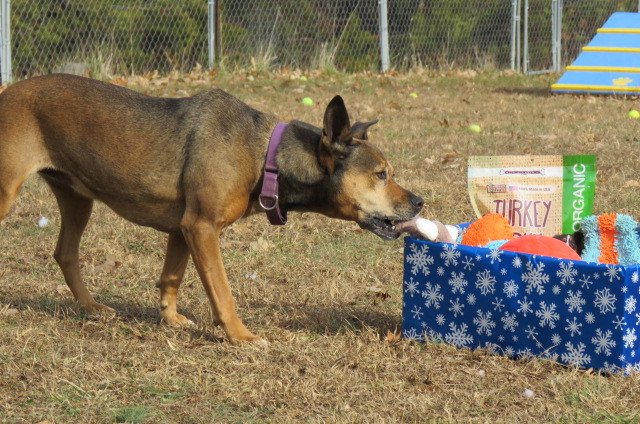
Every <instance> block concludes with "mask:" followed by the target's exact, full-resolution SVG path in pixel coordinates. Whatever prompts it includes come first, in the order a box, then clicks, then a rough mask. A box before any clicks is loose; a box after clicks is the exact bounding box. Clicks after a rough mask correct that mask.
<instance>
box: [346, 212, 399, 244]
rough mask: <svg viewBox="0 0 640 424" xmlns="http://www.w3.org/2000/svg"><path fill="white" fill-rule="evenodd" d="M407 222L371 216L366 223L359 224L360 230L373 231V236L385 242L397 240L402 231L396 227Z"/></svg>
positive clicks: (393, 218)
mask: <svg viewBox="0 0 640 424" xmlns="http://www.w3.org/2000/svg"><path fill="white" fill-rule="evenodd" d="M403 221H405V219H401V218H398V217H378V216H370V217H368V218H367V219H365V220H364V221H361V222H358V225H359V226H360V228H363V229H365V230H369V231H371V232H372V233H373V234H375V235H377V236H378V237H381V238H383V239H385V240H395V239H397V238H398V237H400V234H401V231H399V230H398V229H397V228H396V225H397V224H398V223H400V222H403Z"/></svg>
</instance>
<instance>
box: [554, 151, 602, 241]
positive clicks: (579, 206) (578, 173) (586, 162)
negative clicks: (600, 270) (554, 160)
mask: <svg viewBox="0 0 640 424" xmlns="http://www.w3.org/2000/svg"><path fill="white" fill-rule="evenodd" d="M562 162H563V168H564V172H563V184H562V234H573V233H574V232H575V231H577V230H578V229H580V222H581V221H582V220H583V219H584V218H585V217H587V216H589V215H591V214H592V212H593V198H594V196H595V191H596V157H595V155H575V156H563V161H562Z"/></svg>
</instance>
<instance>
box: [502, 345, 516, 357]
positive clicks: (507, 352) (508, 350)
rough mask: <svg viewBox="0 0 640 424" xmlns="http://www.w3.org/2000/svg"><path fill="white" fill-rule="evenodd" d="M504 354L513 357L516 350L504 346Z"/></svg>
mask: <svg viewBox="0 0 640 424" xmlns="http://www.w3.org/2000/svg"><path fill="white" fill-rule="evenodd" d="M504 354H505V355H507V356H508V357H510V358H513V357H514V356H515V355H516V351H515V350H514V349H513V347H511V346H507V347H505V348H504Z"/></svg>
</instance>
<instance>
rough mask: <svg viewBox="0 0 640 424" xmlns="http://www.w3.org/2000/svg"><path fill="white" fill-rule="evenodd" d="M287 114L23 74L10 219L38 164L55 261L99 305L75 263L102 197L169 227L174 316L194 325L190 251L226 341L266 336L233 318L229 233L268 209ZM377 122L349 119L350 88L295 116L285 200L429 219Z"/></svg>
mask: <svg viewBox="0 0 640 424" xmlns="http://www.w3.org/2000/svg"><path fill="white" fill-rule="evenodd" d="M277 122H278V120H277V119H276V118H275V117H274V116H272V115H268V114H265V113H261V112H259V111H257V110H254V109H252V108H250V107H249V106H247V105H246V104H244V103H242V102H241V101H239V100H238V99H236V98H235V97H233V96H231V95H229V94H227V93H225V92H224V91H222V90H218V89H212V90H208V91H204V92H202V93H200V94H198V95H195V96H193V97H189V98H179V99H166V98H156V97H150V96H146V95H143V94H140V93H136V92H134V91H131V90H128V89H125V88H122V87H118V86H115V85H111V84H107V83H103V82H99V81H95V80H91V79H87V78H81V77H76V76H70V75H64V74H56V75H49V76H43V77H37V78H32V79H28V80H25V81H22V82H18V83H16V84H14V85H12V86H10V87H9V88H7V89H6V90H5V91H4V92H3V93H2V94H0V219H1V218H3V217H4V216H5V215H6V214H7V212H8V211H9V208H10V206H11V204H12V203H13V201H14V199H15V198H16V196H17V195H18V193H19V191H20V187H21V185H22V183H23V182H24V181H25V179H26V178H27V176H29V175H30V174H32V173H33V172H38V173H39V174H40V175H41V176H42V177H43V178H44V179H45V180H46V181H47V183H48V184H49V186H50V187H51V189H52V191H53V193H54V194H55V196H56V199H57V201H58V205H59V207H60V214H61V221H62V225H61V229H60V235H59V239H58V243H57V246H56V249H55V253H54V257H55V259H56V261H57V262H58V264H59V265H60V268H61V269H62V272H63V274H64V277H65V280H66V282H67V284H68V286H69V288H70V289H71V291H72V293H73V295H74V296H75V298H76V299H77V300H78V302H80V304H81V305H82V306H83V307H84V308H86V309H87V310H88V311H90V312H95V311H111V312H112V309H111V308H109V307H107V306H104V305H101V304H99V303H97V302H96V301H95V300H94V299H93V297H92V296H91V294H90V293H89V291H88V290H87V288H86V287H85V285H84V284H83V282H82V279H81V277H80V267H79V263H78V247H79V244H80V237H81V236H82V233H83V231H84V228H85V226H86V224H87V221H88V219H89V216H90V214H91V208H92V205H93V201H94V200H100V201H102V202H104V203H105V204H107V205H108V206H109V207H110V208H112V209H113V210H114V211H115V212H116V213H118V214H119V215H121V216H122V217H124V218H126V219H128V220H129V221H132V222H134V223H136V224H140V225H145V226H149V227H153V228H155V229H157V230H160V231H163V232H166V233H168V234H169V239H168V246H167V255H166V258H165V263H164V268H163V270H162V275H161V277H160V281H159V282H158V284H157V286H158V287H159V288H160V306H161V311H162V312H161V314H162V320H163V321H165V322H167V323H169V324H172V325H180V324H185V323H188V322H189V321H188V320H187V319H186V318H185V317H184V316H182V315H180V314H179V313H178V312H177V308H176V296H177V293H178V288H179V286H180V282H181V280H182V277H183V274H184V270H185V267H186V265H187V262H188V259H189V254H191V257H192V258H193V261H194V263H195V266H196V269H197V270H198V273H199V275H200V278H201V280H202V283H203V285H204V288H205V290H206V292H207V295H208V297H209V301H210V303H211V307H212V309H213V316H214V319H215V321H216V323H217V324H219V325H221V326H222V328H223V329H224V331H225V333H226V335H227V337H228V339H229V340H230V341H231V342H232V343H238V342H242V341H261V339H260V338H259V337H256V336H255V335H253V334H252V333H251V332H250V331H249V330H248V329H247V328H246V327H245V326H244V324H243V323H242V321H241V320H240V318H238V316H237V314H236V310H235V301H234V299H233V297H232V295H231V291H230V289H229V284H228V282H227V276H226V273H225V270H224V266H223V264H222V258H221V255H220V247H219V237H220V232H221V230H222V229H223V228H224V227H226V226H228V225H230V224H231V223H233V222H234V221H236V220H237V219H239V218H241V217H243V216H247V215H249V214H252V213H255V212H260V211H263V210H264V209H263V207H262V206H261V204H262V203H261V202H260V201H259V195H260V190H261V185H262V181H263V178H264V177H263V171H264V168H265V153H266V151H267V146H268V144H269V140H270V135H271V133H272V131H273V130H274V127H275V126H276V124H277ZM374 123H375V121H374V122H369V123H356V124H354V125H353V126H351V125H350V123H349V116H348V114H347V110H346V108H345V106H344V102H343V101H342V99H341V98H340V97H339V96H336V97H335V98H334V99H333V100H332V101H331V102H330V103H329V105H328V107H327V109H326V112H325V115H324V126H323V128H322V129H320V128H316V127H314V126H311V125H308V124H305V123H302V122H298V121H293V122H291V123H290V124H289V126H288V128H287V129H286V131H285V133H284V136H283V138H282V142H281V144H280V146H279V148H278V150H277V156H276V161H277V165H278V167H279V174H278V181H279V184H280V189H279V193H278V196H279V206H280V207H281V208H283V209H284V210H285V211H287V210H290V211H312V212H318V213H321V214H324V215H327V216H329V217H333V218H339V219H346V220H351V221H355V222H357V223H358V224H359V225H360V226H361V227H362V228H366V229H368V230H371V231H372V232H374V233H375V234H377V235H379V236H381V237H383V238H386V239H393V238H397V237H398V235H399V233H398V232H397V230H395V228H394V227H393V224H394V223H395V222H397V221H402V220H406V219H409V218H412V217H414V216H415V215H416V214H418V212H419V211H420V209H421V208H422V205H423V200H422V199H421V198H420V197H418V196H415V195H413V194H412V193H410V192H409V191H407V190H405V189H403V188H402V187H400V186H399V185H397V184H396V183H395V182H394V181H393V179H392V177H393V169H392V168H391V166H390V165H389V163H388V162H387V161H386V160H385V158H384V156H383V155H382V153H381V152H380V151H379V150H378V149H377V148H375V147H374V146H372V145H371V144H369V143H368V142H367V141H366V140H367V128H368V127H369V126H371V125H372V124H374ZM267 207H269V206H267Z"/></svg>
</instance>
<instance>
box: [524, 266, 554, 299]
mask: <svg viewBox="0 0 640 424" xmlns="http://www.w3.org/2000/svg"><path fill="white" fill-rule="evenodd" d="M525 267H526V268H527V271H526V272H524V273H522V281H524V282H526V283H527V288H526V289H525V291H526V292H527V293H529V294H531V292H532V291H533V290H534V289H535V291H536V292H537V293H538V294H543V293H544V291H545V290H544V284H547V283H548V282H549V274H545V273H544V272H543V271H544V263H542V262H539V263H537V264H536V266H535V267H534V265H533V262H527V263H526V264H525Z"/></svg>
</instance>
